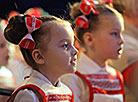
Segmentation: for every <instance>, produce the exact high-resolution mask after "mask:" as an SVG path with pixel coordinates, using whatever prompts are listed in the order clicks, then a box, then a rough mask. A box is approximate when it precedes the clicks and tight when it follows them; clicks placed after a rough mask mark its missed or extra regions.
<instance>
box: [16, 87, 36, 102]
mask: <svg viewBox="0 0 138 102" xmlns="http://www.w3.org/2000/svg"><path fill="white" fill-rule="evenodd" d="M14 102H39V99H38V98H37V96H36V95H35V93H34V92H33V91H31V90H28V89H24V90H20V91H19V92H18V93H17V95H16V97H15V99H14Z"/></svg>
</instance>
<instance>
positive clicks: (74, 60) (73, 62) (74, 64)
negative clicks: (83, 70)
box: [70, 58, 77, 66]
mask: <svg viewBox="0 0 138 102" xmlns="http://www.w3.org/2000/svg"><path fill="white" fill-rule="evenodd" d="M70 63H71V64H72V65H73V66H76V65H77V58H73V60H71V61H70Z"/></svg>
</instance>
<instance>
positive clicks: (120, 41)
mask: <svg viewBox="0 0 138 102" xmlns="http://www.w3.org/2000/svg"><path fill="white" fill-rule="evenodd" d="M118 43H119V45H122V44H123V43H124V41H123V38H122V37H120V39H119V41H118Z"/></svg>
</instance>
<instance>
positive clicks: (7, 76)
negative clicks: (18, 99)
mask: <svg viewBox="0 0 138 102" xmlns="http://www.w3.org/2000/svg"><path fill="white" fill-rule="evenodd" d="M8 60H9V50H8V46H7V42H6V40H5V39H4V37H3V31H2V30H1V29H0V102H5V101H4V100H5V99H7V98H8V97H7V96H6V95H4V94H6V93H4V90H7V89H10V90H11V89H14V88H15V86H16V81H15V80H14V77H13V75H12V73H11V71H10V70H9V69H8V68H6V65H7V64H8ZM2 90H3V91H2ZM1 91H2V92H1ZM3 93H4V94H3Z"/></svg>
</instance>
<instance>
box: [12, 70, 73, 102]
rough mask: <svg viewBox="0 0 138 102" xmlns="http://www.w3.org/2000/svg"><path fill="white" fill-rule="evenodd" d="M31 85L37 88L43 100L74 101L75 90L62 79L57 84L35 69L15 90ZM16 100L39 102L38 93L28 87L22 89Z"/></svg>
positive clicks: (55, 101) (47, 101)
mask: <svg viewBox="0 0 138 102" xmlns="http://www.w3.org/2000/svg"><path fill="white" fill-rule="evenodd" d="M25 87H31V88H33V89H35V90H37V91H38V92H39V93H40V95H41V96H42V99H43V102H74V100H73V98H74V96H73V92H72V91H71V89H69V88H68V87H67V86H65V85H64V84H62V83H61V82H60V81H59V82H58V84H57V86H56V87H55V86H53V85H52V83H51V82H50V81H49V80H48V79H47V78H46V77H44V76H43V75H42V74H41V73H39V72H37V71H35V70H33V71H32V74H31V75H30V77H29V78H26V79H25V80H24V82H23V83H22V84H21V85H20V86H19V87H18V88H17V89H16V90H15V91H14V93H16V92H17V91H18V90H20V88H25ZM14 102H39V99H38V97H37V95H36V94H35V93H34V92H33V91H32V90H29V89H27V88H25V89H23V90H20V91H19V92H18V93H17V95H16V96H15V98H14Z"/></svg>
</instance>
